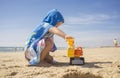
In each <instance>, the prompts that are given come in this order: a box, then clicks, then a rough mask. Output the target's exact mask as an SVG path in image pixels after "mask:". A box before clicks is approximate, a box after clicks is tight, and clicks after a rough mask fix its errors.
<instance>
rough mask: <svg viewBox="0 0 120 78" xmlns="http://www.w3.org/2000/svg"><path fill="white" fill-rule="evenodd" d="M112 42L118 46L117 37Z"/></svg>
mask: <svg viewBox="0 0 120 78" xmlns="http://www.w3.org/2000/svg"><path fill="white" fill-rule="evenodd" d="M113 42H114V46H115V47H118V41H117V39H114V41H113Z"/></svg>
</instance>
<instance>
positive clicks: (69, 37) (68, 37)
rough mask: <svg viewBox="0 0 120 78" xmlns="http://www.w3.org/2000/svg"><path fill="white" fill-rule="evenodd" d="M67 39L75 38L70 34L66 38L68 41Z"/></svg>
mask: <svg viewBox="0 0 120 78" xmlns="http://www.w3.org/2000/svg"><path fill="white" fill-rule="evenodd" d="M67 39H74V38H73V37H72V36H70V35H66V36H65V40H66V41H67Z"/></svg>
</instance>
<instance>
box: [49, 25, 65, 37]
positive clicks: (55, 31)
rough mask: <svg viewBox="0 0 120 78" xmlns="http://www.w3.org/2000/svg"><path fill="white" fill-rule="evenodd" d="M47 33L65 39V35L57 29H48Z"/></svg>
mask: <svg viewBox="0 0 120 78" xmlns="http://www.w3.org/2000/svg"><path fill="white" fill-rule="evenodd" d="M49 32H51V33H53V34H56V35H58V36H60V37H62V38H64V39H65V36H66V34H65V33H64V32H63V31H61V30H60V29H58V28H57V27H52V28H50V29H49Z"/></svg>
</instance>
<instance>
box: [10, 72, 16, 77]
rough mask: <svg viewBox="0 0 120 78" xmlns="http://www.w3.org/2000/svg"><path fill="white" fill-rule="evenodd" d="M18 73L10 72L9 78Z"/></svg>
mask: <svg viewBox="0 0 120 78" xmlns="http://www.w3.org/2000/svg"><path fill="white" fill-rule="evenodd" d="M17 73H18V72H11V73H10V74H9V76H15V75H16V74H17Z"/></svg>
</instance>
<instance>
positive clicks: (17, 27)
mask: <svg viewBox="0 0 120 78" xmlns="http://www.w3.org/2000/svg"><path fill="white" fill-rule="evenodd" d="M119 7H120V0H0V46H22V47H23V46H24V45H25V41H26V40H27V38H28V36H29V35H30V33H31V32H32V30H33V29H34V28H35V27H36V26H37V25H39V24H40V23H41V21H42V20H43V18H44V17H45V15H46V14H47V12H48V11H50V10H52V9H58V10H59V11H60V12H61V13H62V15H63V17H64V19H65V23H64V24H62V25H61V26H60V29H61V30H62V31H64V32H65V33H66V34H68V35H71V36H73V37H74V38H75V46H82V47H100V46H113V40H114V39H115V38H116V39H117V40H118V41H119V42H120V8H119ZM55 43H56V45H57V46H58V47H67V43H66V42H65V40H64V39H62V38H60V37H58V36H56V35H55ZM119 44H120V43H119Z"/></svg>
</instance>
